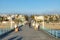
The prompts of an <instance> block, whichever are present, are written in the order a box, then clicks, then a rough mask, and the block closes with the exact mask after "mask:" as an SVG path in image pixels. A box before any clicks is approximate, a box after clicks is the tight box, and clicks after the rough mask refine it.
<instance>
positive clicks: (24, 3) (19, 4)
mask: <svg viewBox="0 0 60 40" xmlns="http://www.w3.org/2000/svg"><path fill="white" fill-rule="evenodd" d="M51 11H60V0H0V13H43V12H51Z"/></svg>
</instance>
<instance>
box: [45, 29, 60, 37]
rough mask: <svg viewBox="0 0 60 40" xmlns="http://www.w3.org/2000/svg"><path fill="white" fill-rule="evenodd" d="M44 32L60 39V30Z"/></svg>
mask: <svg viewBox="0 0 60 40" xmlns="http://www.w3.org/2000/svg"><path fill="white" fill-rule="evenodd" d="M45 31H46V32H48V33H49V34H51V35H53V36H55V37H57V38H60V30H49V29H45Z"/></svg>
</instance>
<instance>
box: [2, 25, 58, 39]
mask: <svg viewBox="0 0 60 40" xmlns="http://www.w3.org/2000/svg"><path fill="white" fill-rule="evenodd" d="M21 29H22V30H21V31H19V32H12V33H10V34H9V35H7V36H6V37H4V38H3V39H2V40H59V39H56V38H54V37H52V36H50V35H48V34H47V33H45V32H44V31H42V30H40V31H36V30H34V29H33V28H29V26H28V25H25V26H22V27H21Z"/></svg>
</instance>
